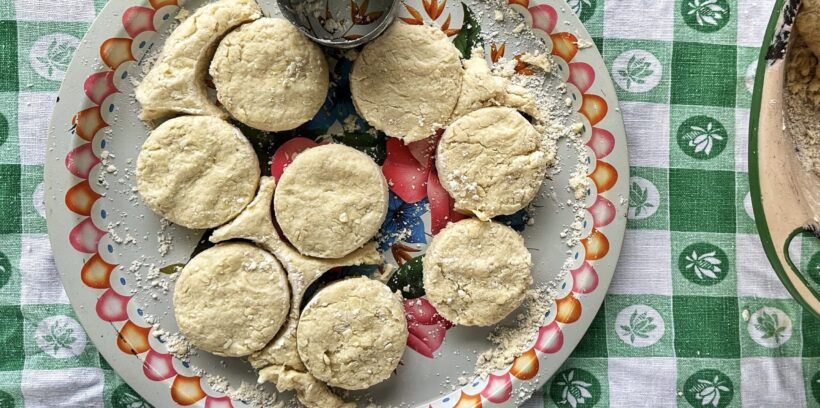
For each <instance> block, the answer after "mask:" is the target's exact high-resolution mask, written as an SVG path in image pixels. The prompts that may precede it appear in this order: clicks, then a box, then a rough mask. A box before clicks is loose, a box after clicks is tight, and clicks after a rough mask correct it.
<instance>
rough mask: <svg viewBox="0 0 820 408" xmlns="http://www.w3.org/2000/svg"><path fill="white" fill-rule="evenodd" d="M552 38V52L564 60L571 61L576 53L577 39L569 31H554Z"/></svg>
mask: <svg viewBox="0 0 820 408" xmlns="http://www.w3.org/2000/svg"><path fill="white" fill-rule="evenodd" d="M550 38H552V54H553V55H557V56H559V57H561V59H563V60H564V61H566V62H570V61H572V59H573V58H575V54H577V53H578V39H577V38H575V36H574V35H572V34H570V33H555V34H553V35H551V36H550Z"/></svg>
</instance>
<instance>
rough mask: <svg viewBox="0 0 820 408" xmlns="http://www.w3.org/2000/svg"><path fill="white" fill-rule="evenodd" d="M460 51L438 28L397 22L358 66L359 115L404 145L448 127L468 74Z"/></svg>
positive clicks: (354, 80)
mask: <svg viewBox="0 0 820 408" xmlns="http://www.w3.org/2000/svg"><path fill="white" fill-rule="evenodd" d="M459 56H460V54H459V52H458V50H457V49H456V48H455V47H454V46H453V44H452V43H451V42H450V41H449V40H448V39H447V36H446V35H445V34H444V33H443V32H442V31H441V30H440V29H438V28H437V27H430V26H426V25H409V24H403V23H401V22H397V23H395V24H393V26H392V27H390V29H389V30H387V32H386V33H384V34H383V35H382V36H381V37H379V38H378V39H376V40H375V41H373V42H372V43H370V44H368V45H367V46H365V47H364V49H363V50H362V52H361V54H359V57H358V58H357V59H356V61H355V62H354V63H353V71H352V72H351V74H350V92H351V95H352V97H353V103H354V104H355V105H356V110H358V112H359V114H361V115H362V117H364V118H365V120H367V122H368V123H370V124H371V125H372V126H373V127H375V128H376V129H379V130H382V131H383V132H384V133H385V134H387V135H388V136H392V137H396V138H400V139H402V140H404V142H405V143H410V142H413V141H416V140H421V139H424V138H426V137H428V136H430V135H432V134H433V133H434V132H435V130H436V129H437V128H440V127H443V126H445V125H446V124H447V121H448V119H449V118H450V115H451V114H452V113H453V109H455V106H456V102H457V101H458V97H459V94H460V93H461V82H462V75H463V70H462V69H461V60H460V59H459Z"/></svg>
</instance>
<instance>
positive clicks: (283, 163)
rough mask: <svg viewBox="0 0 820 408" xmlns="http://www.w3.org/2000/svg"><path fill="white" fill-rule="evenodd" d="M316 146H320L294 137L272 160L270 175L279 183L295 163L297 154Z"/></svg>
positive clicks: (304, 138) (308, 140) (283, 145)
mask: <svg viewBox="0 0 820 408" xmlns="http://www.w3.org/2000/svg"><path fill="white" fill-rule="evenodd" d="M316 146H319V144H318V143H316V142H314V141H313V140H310V139H308V138H306V137H294V138H293V139H290V140H288V141H287V142H285V143H283V144H282V146H279V148H278V149H276V152H275V153H274V154H273V157H272V158H271V161H270V175H271V176H273V178H274V179H276V181H277V182H278V181H279V178H280V177H282V173H284V172H285V167H287V166H288V164H290V162H292V161H293V159H294V158H295V157H296V155H297V154H299V153H302V152H303V151H305V150H307V149H310V148H311V147H316Z"/></svg>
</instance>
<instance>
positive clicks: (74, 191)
mask: <svg viewBox="0 0 820 408" xmlns="http://www.w3.org/2000/svg"><path fill="white" fill-rule="evenodd" d="M100 197H101V196H100V195H99V194H97V193H95V192H94V190H92V189H91V185H90V184H89V183H88V180H83V181H81V182H80V183H78V184H77V185H75V186H74V187H71V188H70V189H68V191H67V192H66V193H65V205H66V207H68V209H69V210H71V211H73V212H75V213H77V214H80V215H85V216H89V215H91V206H93V205H94V202H95V201H97V199H98V198H100Z"/></svg>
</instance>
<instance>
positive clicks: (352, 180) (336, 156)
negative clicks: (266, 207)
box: [273, 144, 388, 258]
mask: <svg viewBox="0 0 820 408" xmlns="http://www.w3.org/2000/svg"><path fill="white" fill-rule="evenodd" d="M387 194H388V193H387V182H386V181H385V179H384V176H383V175H382V172H381V169H380V168H379V166H378V165H376V163H375V162H374V161H373V160H372V159H371V158H370V157H369V156H367V155H366V154H364V153H362V152H360V151H358V150H356V149H354V148H352V147H347V146H344V145H340V144H331V145H324V146H319V147H314V148H312V149H309V150H306V151H304V152H302V153H300V154H299V155H298V156H296V158H295V159H294V160H293V162H292V163H291V164H290V165H288V167H286V168H285V172H284V173H283V174H282V177H281V178H280V179H279V185H277V186H276V195H275V196H274V199H273V207H274V210H275V211H276V220H277V221H278V222H279V226H280V227H281V228H282V233H284V234H285V237H287V239H288V240H289V241H290V243H291V244H293V246H294V247H295V248H296V249H298V250H299V252H301V253H302V254H304V255H308V256H315V257H318V258H341V257H343V256H345V255H347V254H349V253H351V252H353V251H354V250H356V249H357V248H360V247H361V246H362V245H364V244H365V243H366V242H367V241H369V240H371V239H372V238H373V236H375V235H376V233H377V232H378V231H379V228H380V227H381V225H382V223H383V222H384V217H385V216H386V215H387V202H388V196H387Z"/></svg>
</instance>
